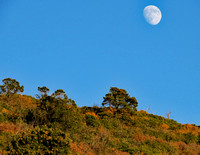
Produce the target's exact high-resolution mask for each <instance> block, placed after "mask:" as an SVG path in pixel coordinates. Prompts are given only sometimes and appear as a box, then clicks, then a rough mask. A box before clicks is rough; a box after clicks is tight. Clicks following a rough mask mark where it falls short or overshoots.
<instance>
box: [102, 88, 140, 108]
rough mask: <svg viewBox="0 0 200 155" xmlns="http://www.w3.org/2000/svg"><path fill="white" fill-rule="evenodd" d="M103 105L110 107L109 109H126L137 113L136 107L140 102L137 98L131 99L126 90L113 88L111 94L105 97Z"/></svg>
mask: <svg viewBox="0 0 200 155" xmlns="http://www.w3.org/2000/svg"><path fill="white" fill-rule="evenodd" d="M103 99H104V100H103V103H102V105H103V106H105V105H109V107H113V108H116V109H117V110H118V109H119V108H125V109H129V110H132V111H137V109H136V107H137V106H138V102H137V100H136V98H135V97H130V95H129V94H128V93H127V92H126V90H125V89H119V88H117V87H111V88H110V92H109V93H108V94H106V95H105V97H103Z"/></svg>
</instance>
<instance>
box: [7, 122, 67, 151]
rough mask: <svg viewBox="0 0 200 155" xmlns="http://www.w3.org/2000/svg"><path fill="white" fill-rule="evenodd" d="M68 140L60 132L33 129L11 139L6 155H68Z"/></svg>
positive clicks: (43, 128)
mask: <svg viewBox="0 0 200 155" xmlns="http://www.w3.org/2000/svg"><path fill="white" fill-rule="evenodd" d="M69 147H70V146H69V138H67V136H66V135H65V134H64V133H63V132H62V131H60V130H57V129H52V128H48V127H46V126H44V127H42V128H39V127H37V128H35V129H33V130H28V131H27V132H24V133H22V134H21V135H19V136H15V137H13V139H12V141H11V143H10V144H9V145H8V147H7V151H8V152H9V153H8V154H30V153H31V154H68V152H69Z"/></svg>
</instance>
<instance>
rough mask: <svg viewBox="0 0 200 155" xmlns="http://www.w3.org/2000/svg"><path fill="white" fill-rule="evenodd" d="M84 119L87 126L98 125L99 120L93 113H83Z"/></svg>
mask: <svg viewBox="0 0 200 155" xmlns="http://www.w3.org/2000/svg"><path fill="white" fill-rule="evenodd" d="M85 119H86V124H87V125H88V126H93V127H97V126H99V125H100V123H99V121H98V120H97V119H96V118H95V116H93V115H85Z"/></svg>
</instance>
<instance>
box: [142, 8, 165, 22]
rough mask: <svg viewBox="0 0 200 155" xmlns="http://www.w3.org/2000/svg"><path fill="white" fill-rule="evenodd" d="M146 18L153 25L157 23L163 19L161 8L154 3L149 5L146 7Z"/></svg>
mask: <svg viewBox="0 0 200 155" xmlns="http://www.w3.org/2000/svg"><path fill="white" fill-rule="evenodd" d="M143 14H144V18H145V19H146V21H147V22H148V23H149V24H151V25H157V24H159V23H160V21H161V19H162V13H161V11H160V9H159V8H158V7H156V6H154V5H149V6H147V7H145V8H144V11H143Z"/></svg>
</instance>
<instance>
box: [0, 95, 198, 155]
mask: <svg viewBox="0 0 200 155" xmlns="http://www.w3.org/2000/svg"><path fill="white" fill-rule="evenodd" d="M36 108H37V105H36V99H35V98H32V97H30V96H22V95H16V96H15V97H14V98H12V99H8V98H7V97H5V96H0V150H3V149H5V148H6V146H7V144H8V143H9V141H10V140H11V138H12V136H15V135H18V134H21V133H22V132H24V131H26V130H27V129H32V128H34V121H33V122H27V118H28V117H30V111H32V112H33V113H34V111H36ZM66 108H67V112H66V113H65V115H66V117H65V119H64V121H63V122H62V123H52V124H51V126H52V127H56V128H60V129H61V130H63V131H64V132H66V133H67V134H68V135H69V137H70V139H71V142H70V145H71V148H70V150H71V154H120V155H123V154H198V153H200V136H199V135H200V134H199V133H200V129H199V127H198V126H196V125H190V124H185V125H183V124H180V123H177V122H176V121H174V120H171V119H166V118H164V117H161V116H156V115H152V114H148V113H147V112H145V111H138V112H136V113H135V114H134V115H130V114H129V113H128V112H126V111H122V112H120V113H117V112H116V110H115V109H113V108H99V107H82V108H79V107H78V108H75V107H73V106H71V105H68V106H66Z"/></svg>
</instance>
